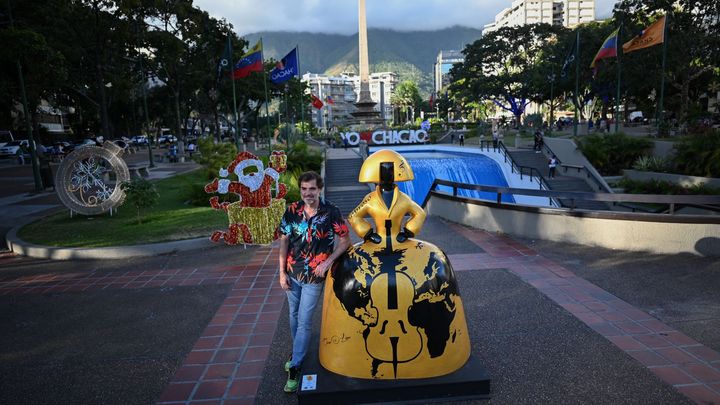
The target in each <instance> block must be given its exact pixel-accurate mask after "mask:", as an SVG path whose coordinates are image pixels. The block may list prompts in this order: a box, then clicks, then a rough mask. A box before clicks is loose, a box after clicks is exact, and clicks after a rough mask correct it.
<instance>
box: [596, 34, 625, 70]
mask: <svg viewBox="0 0 720 405" xmlns="http://www.w3.org/2000/svg"><path fill="white" fill-rule="evenodd" d="M619 32H620V28H618V29H616V30H615V31H613V32H611V33H610V35H608V37H607V38H606V39H605V42H603V44H602V46H601V47H600V50H599V51H598V52H597V53H596V54H595V58H593V61H592V63H591V64H590V67H591V68H593V69H595V64H596V63H597V61H599V60H600V59H605V58H614V57H617V43H618V33H619Z"/></svg>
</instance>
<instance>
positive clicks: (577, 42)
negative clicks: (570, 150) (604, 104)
mask: <svg viewBox="0 0 720 405" xmlns="http://www.w3.org/2000/svg"><path fill="white" fill-rule="evenodd" d="M575 58H576V59H578V58H580V27H578V28H577V31H576V32H575ZM579 93H580V61H579V60H577V61H575V119H574V121H575V126H573V136H577V134H578V121H579V117H578V110H580V97H579ZM550 102H551V103H552V100H550Z"/></svg>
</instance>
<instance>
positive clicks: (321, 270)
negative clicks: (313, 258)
mask: <svg viewBox="0 0 720 405" xmlns="http://www.w3.org/2000/svg"><path fill="white" fill-rule="evenodd" d="M332 264H333V261H332V260H325V261H324V262H322V263H320V264H318V266H317V267H315V270H313V274H314V275H316V276H317V277H325V274H326V273H327V272H328V271H330V267H332Z"/></svg>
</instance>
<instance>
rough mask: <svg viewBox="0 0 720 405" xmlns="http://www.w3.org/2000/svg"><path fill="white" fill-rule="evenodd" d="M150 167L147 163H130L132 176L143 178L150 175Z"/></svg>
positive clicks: (129, 169) (129, 167)
mask: <svg viewBox="0 0 720 405" xmlns="http://www.w3.org/2000/svg"><path fill="white" fill-rule="evenodd" d="M149 169H150V167H149V165H148V164H145V163H136V164H132V165H128V171H129V172H130V177H131V178H142V177H149V176H150V170H149Z"/></svg>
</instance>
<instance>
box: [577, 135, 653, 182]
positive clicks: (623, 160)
mask: <svg viewBox="0 0 720 405" xmlns="http://www.w3.org/2000/svg"><path fill="white" fill-rule="evenodd" d="M578 148H579V149H580V151H581V152H582V153H583V154H584V155H585V157H586V158H587V159H588V160H589V161H590V163H592V165H593V166H595V168H596V169H597V170H598V171H599V172H600V173H602V174H603V175H605V176H616V175H619V174H621V172H622V169H627V168H629V167H632V165H633V163H634V162H635V161H636V160H637V159H638V158H639V157H640V156H642V155H645V154H647V153H648V152H649V151H650V148H652V142H651V141H650V140H648V139H643V138H634V137H629V136H626V135H625V134H622V133H617V134H610V135H601V134H593V135H588V136H586V137H584V138H582V139H581V140H580V141H579V144H578Z"/></svg>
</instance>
